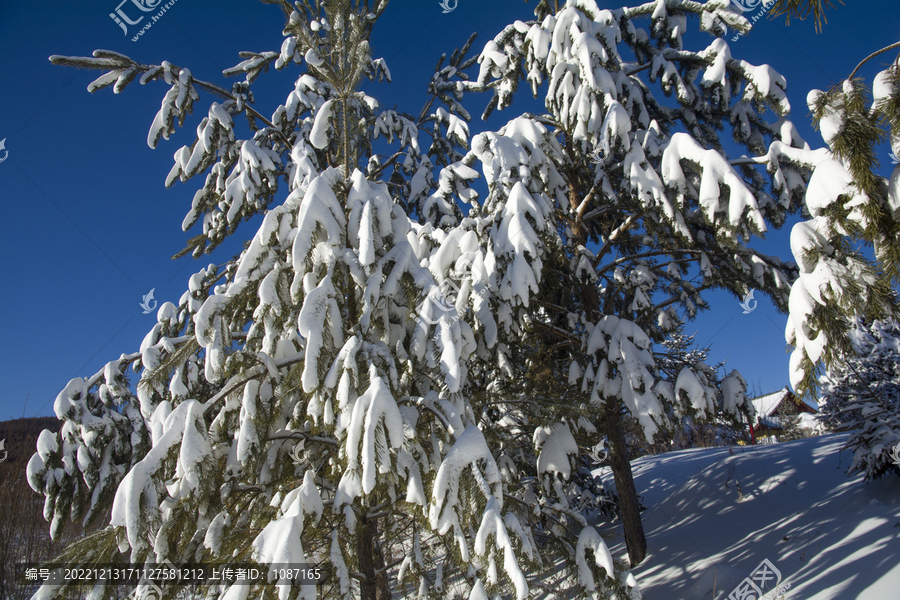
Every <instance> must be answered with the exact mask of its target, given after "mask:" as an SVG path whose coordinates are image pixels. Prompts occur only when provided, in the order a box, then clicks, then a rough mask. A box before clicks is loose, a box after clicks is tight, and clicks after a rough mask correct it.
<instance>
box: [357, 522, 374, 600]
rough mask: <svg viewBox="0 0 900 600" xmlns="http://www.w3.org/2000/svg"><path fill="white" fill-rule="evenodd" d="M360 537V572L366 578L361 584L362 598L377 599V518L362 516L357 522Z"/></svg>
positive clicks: (358, 542)
mask: <svg viewBox="0 0 900 600" xmlns="http://www.w3.org/2000/svg"><path fill="white" fill-rule="evenodd" d="M357 527H358V531H359V537H358V538H357V550H358V552H357V553H358V554H359V572H360V573H362V574H363V576H364V577H365V579H364V580H363V581H362V584H361V586H360V588H361V589H360V591H361V595H360V598H361V600H377V595H376V594H377V590H378V587H377V585H376V581H375V534H376V531H375V520H374V519H367V518H366V517H365V516H362V517H361V518H360V519H359V523H358V524H357Z"/></svg>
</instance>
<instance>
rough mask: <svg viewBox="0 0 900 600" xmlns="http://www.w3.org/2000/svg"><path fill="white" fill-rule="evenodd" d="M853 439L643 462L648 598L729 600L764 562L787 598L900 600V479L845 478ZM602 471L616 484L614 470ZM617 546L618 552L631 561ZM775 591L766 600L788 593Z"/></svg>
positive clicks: (639, 477)
mask: <svg viewBox="0 0 900 600" xmlns="http://www.w3.org/2000/svg"><path fill="white" fill-rule="evenodd" d="M845 439H846V434H833V435H826V436H820V437H814V438H809V439H805V440H799V441H796V442H787V443H782V444H774V445H769V446H748V447H743V446H735V447H732V448H730V449H729V448H712V449H692V450H684V451H680V452H671V453H667V454H660V455H656V456H647V457H643V458H640V459H638V460H636V461H634V462H633V463H632V467H633V469H634V476H635V483H636V485H637V489H638V493H640V494H643V503H644V505H645V506H646V507H647V509H646V510H645V511H644V512H643V513H642V516H643V521H644V528H645V531H646V534H647V547H648V554H647V558H646V559H645V560H644V562H643V563H642V564H641V565H639V566H638V567H637V568H636V569H634V571H633V573H634V575H635V576H636V577H637V579H638V582H639V584H640V586H641V591H642V592H643V594H644V598H645V599H646V600H673V599H678V600H695V599H700V598H703V599H709V600H713V599H715V600H720V599H725V598H728V597H729V595H730V594H731V593H732V591H733V590H734V589H735V587H736V586H738V584H740V583H741V582H742V580H744V578H746V577H749V576H750V575H751V573H752V572H754V571H755V570H756V568H757V566H759V565H760V563H762V561H763V560H766V559H767V560H769V561H770V562H771V563H772V564H773V565H774V566H775V567H776V568H777V569H778V570H779V571H780V572H781V575H782V581H781V583H780V587H781V588H782V589H781V590H779V591H783V592H784V595H783V598H784V599H785V600H792V599H796V600H800V599H803V600H832V599H838V598H839V599H854V598H859V599H865V600H890V599H895V598H900V478H897V477H895V476H886V477H883V478H881V479H880V480H878V481H875V482H870V483H868V484H865V483H863V479H862V476H855V477H849V478H848V477H847V476H846V474H845V471H846V469H847V467H848V466H849V464H850V460H851V455H850V453H849V452H846V451H844V452H842V451H841V447H842V445H843V442H844V441H845ZM597 473H599V474H600V475H601V476H602V477H603V479H604V483H605V484H606V485H607V486H608V487H610V488H611V487H612V486H613V482H612V474H611V472H610V470H609V469H608V468H603V469H601V470H600V471H598V472H597ZM617 533H621V528H620V531H619V532H617ZM616 539H617V540H619V543H618V544H616V545H613V546H612V548H611V549H612V551H613V554H615V555H618V556H620V557H621V558H622V559H623V560H625V559H627V553H626V550H625V544H624V541H623V538H622V537H621V535H617V536H616ZM769 590H770V592H769V593H767V594H766V595H765V596H764V598H766V599H767V600H768V599H770V598H776V597H782V596H779V591H776V590H775V588H774V586H771V587H769ZM736 597H739V598H743V597H741V596H736ZM749 598H754V600H755V597H753V596H750V597H749Z"/></svg>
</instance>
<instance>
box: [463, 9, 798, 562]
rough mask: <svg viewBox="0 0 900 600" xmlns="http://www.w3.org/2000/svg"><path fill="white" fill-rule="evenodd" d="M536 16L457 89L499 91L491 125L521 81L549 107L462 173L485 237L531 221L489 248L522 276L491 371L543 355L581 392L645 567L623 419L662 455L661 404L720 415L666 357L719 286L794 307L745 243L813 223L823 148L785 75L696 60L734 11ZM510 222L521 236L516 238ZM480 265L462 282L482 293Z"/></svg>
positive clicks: (510, 290) (740, 24) (505, 131)
mask: <svg viewBox="0 0 900 600" xmlns="http://www.w3.org/2000/svg"><path fill="white" fill-rule="evenodd" d="M536 14H537V17H538V18H537V19H536V20H535V21H531V22H528V23H523V22H516V23H514V24H513V25H511V26H509V27H507V28H506V29H505V30H504V31H503V32H502V33H500V34H499V35H498V36H496V37H495V38H494V40H492V41H489V42H488V43H487V45H486V46H485V48H484V50H483V52H482V54H481V56H480V58H479V61H480V63H481V68H480V71H479V74H478V76H477V78H476V79H475V80H474V81H472V82H466V83H464V84H462V85H457V89H459V88H463V89H469V90H476V91H481V90H485V89H489V90H493V92H494V97H493V99H492V100H491V102H490V103H489V105H488V108H487V111H486V112H487V113H490V112H491V111H492V110H493V109H495V108H500V109H503V108H506V107H508V106H509V105H510V103H511V101H512V98H513V95H514V94H515V92H516V91H517V90H518V88H519V84H520V83H523V82H527V83H528V85H529V87H531V89H532V92H533V93H534V94H535V95H536V96H540V97H541V98H543V100H544V105H545V108H546V110H547V114H543V115H528V114H525V115H522V116H519V117H517V118H515V119H513V120H512V121H510V122H509V123H508V124H507V125H506V126H505V127H504V128H502V129H501V130H500V131H499V132H498V133H497V134H481V135H478V136H475V139H474V140H473V143H472V153H471V154H472V155H473V156H471V157H467V158H465V159H464V161H463V162H465V163H466V164H472V163H473V162H474V161H475V160H480V161H481V162H482V163H484V164H485V165H487V166H488V170H487V171H486V177H487V179H488V184H489V190H490V191H489V195H488V197H487V198H486V200H485V202H484V203H483V204H481V205H475V206H473V209H472V211H473V212H471V213H470V214H469V222H470V223H471V225H468V226H469V227H470V228H473V227H474V228H476V229H477V230H478V231H485V230H486V227H485V226H484V225H481V224H479V222H478V221H476V220H475V219H476V218H479V217H481V216H482V215H485V214H487V215H489V216H490V215H491V212H492V213H493V214H498V213H499V212H500V211H501V210H508V209H505V208H503V207H504V205H505V207H512V206H514V207H523V208H524V209H525V210H524V212H525V215H524V216H523V215H522V213H523V210H522V208H518V209H517V210H516V211H515V212H513V211H509V217H505V216H504V219H508V220H509V223H510V225H509V226H508V227H509V229H510V230H511V231H512V233H513V235H510V234H509V233H507V231H506V230H501V233H502V234H503V236H502V237H501V238H499V239H497V238H496V237H492V239H491V240H490V242H491V247H489V248H488V250H492V252H491V254H493V256H495V257H498V256H499V259H498V264H500V265H501V266H504V265H509V266H510V267H511V268H512V273H514V274H515V276H513V277H509V278H508V281H509V283H508V284H507V280H506V279H504V280H502V281H501V295H500V299H501V300H502V301H503V302H502V304H501V306H500V308H501V311H500V317H501V321H500V323H499V325H500V327H499V334H500V335H505V336H507V339H504V340H503V341H502V342H499V343H498V344H497V349H498V355H497V357H498V358H499V357H501V356H502V359H500V360H495V361H493V362H491V363H490V364H486V365H485V367H484V368H485V369H489V368H491V365H493V368H496V366H497V365H499V366H501V367H503V368H505V369H506V370H507V374H506V375H507V377H508V378H509V379H510V380H512V381H524V380H527V375H528V374H529V370H533V369H534V366H533V365H534V364H536V361H532V363H531V366H529V363H528V362H526V361H524V360H522V359H523V358H528V357H529V355H530V356H532V357H540V358H541V361H540V362H539V363H537V364H539V365H540V366H541V369H540V370H541V371H542V372H544V373H547V374H550V375H552V377H553V380H554V381H556V382H564V383H565V384H566V385H567V386H568V391H567V392H566V394H565V395H564V397H565V398H566V404H567V405H568V406H569V407H580V408H581V409H582V410H583V411H586V412H590V411H591V410H594V414H595V415H599V416H600V417H601V419H602V423H603V429H604V430H605V433H606V434H607V436H608V439H609V441H610V446H611V450H612V453H611V456H610V459H611V464H612V467H613V471H614V473H615V478H616V485H617V488H618V491H619V497H620V501H621V502H622V504H621V506H620V508H621V514H622V517H623V525H624V528H625V534H626V540H627V542H628V549H629V557H630V559H631V563H632V565H634V564H637V563H638V562H640V561H641V560H642V559H643V556H644V553H645V542H644V538H643V532H642V529H641V525H640V517H639V510H638V503H637V497H636V494H635V491H634V484H633V480H632V477H631V471H630V466H629V464H628V461H627V449H626V448H625V441H624V440H625V438H624V433H623V428H622V421H623V419H624V418H625V417H626V416H632V417H634V418H637V419H638V420H639V422H640V423H641V426H642V428H643V431H644V434H645V436H646V437H647V438H648V439H652V438H653V436H654V434H655V432H656V431H657V430H658V428H659V427H660V426H661V425H663V424H664V422H665V419H666V414H667V413H668V412H669V411H668V410H667V406H675V405H680V404H681V403H683V402H684V403H687V404H689V405H690V406H691V407H692V409H693V410H696V411H698V412H699V413H703V414H712V412H713V411H714V410H715V396H716V392H715V390H714V389H713V388H712V387H711V386H704V385H703V382H702V381H701V380H700V378H699V377H698V375H697V374H696V373H695V372H694V371H692V370H691V369H689V368H686V369H683V370H682V372H680V373H679V374H678V376H677V377H676V379H675V380H674V381H671V380H668V379H666V378H665V377H661V376H660V374H659V371H658V368H657V366H656V365H655V363H654V360H653V356H652V346H653V344H654V343H659V342H661V341H662V340H664V339H665V336H666V335H667V333H669V332H670V331H672V330H673V329H674V327H675V325H676V323H678V322H679V320H680V319H681V318H691V317H693V316H694V315H695V314H696V312H697V311H698V310H700V309H702V308H705V307H706V303H705V302H704V300H703V292H705V291H706V290H709V289H713V288H724V289H728V290H730V291H731V292H733V293H734V294H735V295H736V296H737V297H742V296H744V295H745V294H746V293H747V292H748V291H749V290H750V289H751V288H758V289H761V290H763V291H765V292H766V293H767V294H769V295H770V296H771V297H772V298H773V300H774V302H775V304H776V306H778V307H779V308H781V309H782V310H787V308H788V291H789V289H790V283H791V282H792V280H793V279H794V278H795V276H796V271H795V266H794V265H793V264H790V263H784V262H782V261H781V260H779V259H778V258H774V257H770V256H765V255H763V254H761V253H759V252H757V251H755V250H753V249H752V248H750V247H749V246H748V245H747V241H748V240H749V239H750V237H751V236H753V235H762V234H763V233H764V232H765V230H766V229H767V223H768V224H769V225H772V226H774V227H778V226H780V225H781V224H782V223H783V222H784V219H785V217H786V215H787V214H789V213H791V212H795V211H797V210H799V208H800V200H801V199H802V196H803V193H804V191H805V188H806V180H807V177H808V171H809V169H810V168H811V167H812V164H811V163H810V162H809V161H807V162H806V163H804V162H803V161H802V160H801V159H803V158H808V157H809V155H810V154H811V151H810V150H809V147H808V145H807V144H805V143H804V142H803V140H802V139H801V138H800V136H799V135H798V133H797V131H796V129H795V128H794V126H793V125H792V124H791V122H790V121H789V120H788V119H787V115H788V113H789V110H790V106H789V103H788V101H787V98H786V96H785V86H786V83H785V81H784V79H783V78H782V77H781V76H780V75H779V74H778V73H777V72H776V71H775V70H774V69H772V68H771V67H770V66H768V65H762V66H755V65H752V64H750V63H748V62H746V61H742V60H738V59H735V58H733V57H732V55H731V51H730V48H729V47H728V44H727V43H726V42H725V41H724V40H723V39H720V38H718V39H717V38H714V39H713V40H712V42H711V43H710V45H709V46H708V47H706V48H704V49H702V50H700V51H695V52H692V51H689V50H686V49H685V48H684V47H683V43H682V34H683V33H684V31H685V28H686V27H687V25H688V20H689V19H690V18H691V17H698V18H699V19H700V26H701V28H702V29H704V30H707V31H710V32H712V33H714V34H721V33H722V31H721V23H726V24H728V25H729V26H731V27H733V28H737V29H746V28H747V27H748V23H747V21H746V20H744V19H743V17H742V16H741V15H740V14H739V13H737V12H736V11H735V10H734V9H733V7H731V5H730V4H729V3H727V2H723V1H710V2H707V3H704V4H701V3H695V2H682V1H662V0H661V1H658V2H650V3H646V4H643V5H640V6H637V7H634V8H622V9H616V10H602V9H600V8H599V7H598V6H597V5H596V3H595V2H593V1H591V0H580V1H575V0H573V1H570V2H567V3H566V4H565V5H564V6H560V5H559V3H553V6H551V4H550V3H549V2H546V1H545V2H541V3H540V4H539V5H538V7H537V11H536ZM657 86H658V88H657ZM654 89H659V90H660V91H661V92H662V93H661V94H659V93H657V94H654V91H653V90H654ZM662 96H667V97H668V98H669V99H664V98H662ZM769 111H771V112H769ZM773 117H774V119H773ZM770 119H773V120H770ZM722 129H725V130H726V131H729V132H730V133H731V137H732V138H733V141H734V142H735V143H736V144H738V146H739V147H740V148H743V149H744V150H746V151H747V152H748V153H749V154H750V156H749V157H748V156H733V157H731V158H729V156H728V154H738V153H739V152H740V151H738V152H734V151H730V152H726V149H725V145H724V144H725V143H724V141H723V140H722V139H721V138H720V131H721V130H722ZM761 167H765V170H763V169H761ZM523 192H524V193H523ZM526 203H528V204H526ZM532 203H533V205H532ZM486 211H491V212H486ZM514 215H517V216H518V218H520V219H521V220H522V221H524V222H522V223H521V224H518V225H517V226H516V227H517V228H518V229H520V230H521V233H518V234H516V229H515V228H514V227H513V225H512V223H513V216H514ZM463 226H464V227H465V226H466V225H465V222H464V224H463ZM523 255H524V256H527V259H525V260H522V259H520V257H521V256H523ZM469 260H470V259H468V258H463V262H462V267H460V266H459V265H457V271H456V272H455V273H454V275H455V277H457V278H458V279H462V280H464V281H465V280H467V279H469V277H471V280H472V281H477V280H478V277H479V275H478V271H477V268H476V267H472V268H471V269H470V268H468V267H467V266H466V264H467V262H466V261H469ZM520 260H521V262H522V263H526V264H527V265H528V267H529V268H525V265H523V264H520V263H519V262H517V261H520ZM472 262H473V264H475V265H477V264H479V263H477V262H476V261H472ZM460 271H462V272H460ZM466 271H470V272H472V273H474V275H471V276H467V275H466V274H465V272H466ZM546 273H549V274H550V275H549V276H544V275H545V274H546ZM458 306H459V304H458ZM472 306H473V308H474V307H476V305H474V304H473V305H472ZM475 311H476V313H477V308H476V309H475ZM491 331H492V330H491ZM517 338H518V339H517ZM523 340H527V343H526V342H523ZM488 347H490V346H488ZM534 347H542V348H543V349H544V351H542V352H535V351H534V350H533V348H534ZM476 356H477V357H478V358H481V355H479V354H477V355H476ZM516 356H518V359H516V358H512V359H511V358H510V357H516ZM492 358H493V357H492ZM506 365H511V366H510V367H509V368H506ZM515 367H518V369H519V370H518V371H517V370H516V368H515ZM473 372H474V370H473ZM478 372H481V371H478ZM501 375H502V373H501ZM548 377H549V375H548ZM492 379H493V378H492ZM483 389H485V390H488V389H490V388H489V387H487V386H484V387H483ZM723 391H724V392H726V393H725V397H724V406H725V409H726V410H727V411H728V412H729V413H731V414H734V415H737V414H738V412H739V411H740V407H741V406H744V405H745V402H746V395H745V383H744V382H743V379H741V378H740V376H739V375H738V374H737V373H735V374H733V376H730V377H728V378H726V380H725V381H723ZM506 396H507V397H510V396H511V394H508V393H507V394H506ZM560 396H563V394H560V392H559V391H557V392H556V397H557V398H559V397H560ZM545 402H546V399H545ZM546 406H550V403H549V402H547V404H546ZM591 407H593V408H591ZM501 422H502V421H501Z"/></svg>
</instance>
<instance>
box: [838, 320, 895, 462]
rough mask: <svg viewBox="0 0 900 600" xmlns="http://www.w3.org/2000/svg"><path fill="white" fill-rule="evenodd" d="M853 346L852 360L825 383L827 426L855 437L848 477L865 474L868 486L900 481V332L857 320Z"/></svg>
mask: <svg viewBox="0 0 900 600" xmlns="http://www.w3.org/2000/svg"><path fill="white" fill-rule="evenodd" d="M851 340H852V343H853V355H852V356H849V357H847V358H845V359H843V360H842V361H841V362H838V363H836V364H834V365H832V366H831V368H829V369H828V371H827V372H826V374H825V376H824V377H823V380H822V415H821V418H822V421H823V423H824V424H825V426H826V427H827V428H829V429H831V430H833V431H850V432H852V433H850V436H849V438H848V439H847V444H846V446H847V448H849V449H851V450H853V462H852V463H851V464H850V468H849V470H848V474H851V475H852V474H854V473H863V474H864V475H865V478H866V480H869V479H878V478H879V477H881V476H883V475H886V474H888V473H894V474H896V475H900V465H897V464H896V463H895V462H894V456H895V455H894V454H893V452H894V450H893V449H894V448H896V447H900V326H898V325H897V323H896V321H874V322H872V323H868V324H867V323H864V322H863V321H862V320H861V319H856V320H855V322H854V323H853V324H852V327H851Z"/></svg>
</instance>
